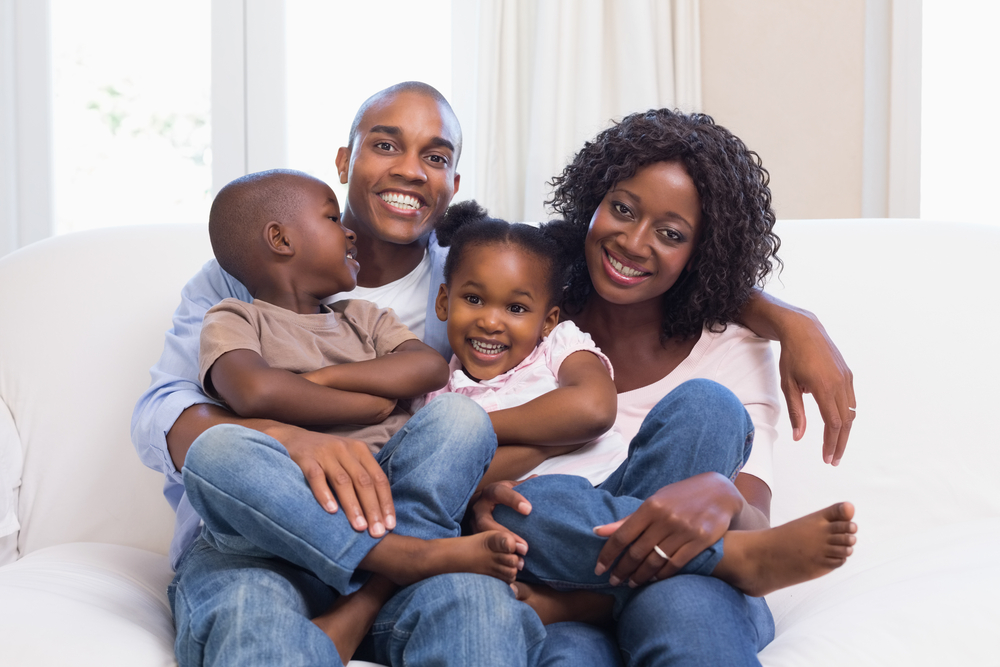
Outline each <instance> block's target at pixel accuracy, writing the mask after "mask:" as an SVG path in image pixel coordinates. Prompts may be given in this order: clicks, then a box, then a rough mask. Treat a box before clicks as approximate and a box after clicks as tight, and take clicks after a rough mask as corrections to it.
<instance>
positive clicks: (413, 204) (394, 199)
mask: <svg viewBox="0 0 1000 667" xmlns="http://www.w3.org/2000/svg"><path fill="white" fill-rule="evenodd" d="M379 197H381V198H382V201H384V202H385V203H387V204H391V205H393V206H395V207H396V208H406V209H409V210H411V211H415V210H417V209H418V208H420V200H419V199H417V198H416V197H411V196H409V195H401V194H399V193H396V192H383V193H382V194H380V195H379Z"/></svg>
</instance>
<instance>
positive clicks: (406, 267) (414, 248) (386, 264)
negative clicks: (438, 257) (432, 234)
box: [355, 225, 429, 287]
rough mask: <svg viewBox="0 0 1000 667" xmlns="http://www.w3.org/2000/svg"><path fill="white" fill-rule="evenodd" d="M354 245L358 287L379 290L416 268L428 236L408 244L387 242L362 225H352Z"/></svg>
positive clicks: (424, 249) (425, 246)
mask: <svg viewBox="0 0 1000 667" xmlns="http://www.w3.org/2000/svg"><path fill="white" fill-rule="evenodd" d="M356 226H357V227H358V229H356V230H355V233H356V234H357V237H358V238H357V241H356V245H357V246H358V257H357V259H358V263H359V264H360V265H361V269H360V270H359V271H358V286H359V287H381V286H382V285H388V284H389V283H391V282H394V281H396V280H399V279H400V278H402V277H404V276H406V275H407V274H408V273H410V272H411V271H413V270H414V269H415V268H417V265H418V264H420V261H421V260H422V259H423V258H424V253H425V251H426V250H427V239H428V237H429V235H428V236H424V237H421V238H420V239H418V240H417V241H414V242H413V243H410V244H408V245H399V244H397V243H388V242H386V241H383V240H381V239H378V238H376V237H375V236H373V235H372V234H370V233H369V231H368V230H367V229H364V228H363V225H356Z"/></svg>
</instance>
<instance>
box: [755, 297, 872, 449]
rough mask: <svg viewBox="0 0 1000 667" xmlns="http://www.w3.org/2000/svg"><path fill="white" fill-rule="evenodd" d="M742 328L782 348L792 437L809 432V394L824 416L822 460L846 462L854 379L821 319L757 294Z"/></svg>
mask: <svg viewBox="0 0 1000 667" xmlns="http://www.w3.org/2000/svg"><path fill="white" fill-rule="evenodd" d="M740 321H741V323H742V324H743V325H744V326H746V327H747V328H748V329H750V330H751V331H753V332H754V333H756V334H757V335H758V336H760V337H761V338H766V339H768V340H777V341H780V342H781V358H780V361H779V363H778V368H779V370H780V372H781V390H782V391H783V392H784V394H785V401H786V404H787V405H788V417H789V419H790V420H791V422H792V437H793V438H794V439H795V440H799V439H800V438H801V437H802V435H803V434H804V433H805V430H806V416H805V406H804V405H803V401H802V394H803V393H811V394H812V395H813V397H814V398H815V399H816V403H817V405H818V406H819V411H820V414H821V415H822V416H823V422H824V424H825V428H824V431H823V460H824V461H826V462H827V463H832V464H833V465H837V464H839V463H840V460H841V459H842V458H843V456H844V450H845V448H846V447H847V439H848V438H849V437H850V434H851V424H852V423H853V422H854V416H855V411H854V408H856V407H857V403H856V401H855V397H854V375H853V374H852V373H851V369H850V368H848V367H847V364H846V363H845V362H844V358H843V356H841V354H840V350H838V349H837V346H836V345H834V343H833V341H832V340H830V337H829V336H828V335H827V333H826V329H824V328H823V325H822V324H820V321H819V319H817V317H816V316H815V315H813V314H812V313H810V312H809V311H806V310H803V309H801V308H796V307H795V306H792V305H789V304H787V303H784V302H783V301H781V300H780V299H776V298H775V297H773V296H771V295H770V294H767V293H766V292H762V291H759V290H754V292H753V295H752V296H751V298H750V301H749V302H748V303H747V305H746V306H745V307H744V308H743V312H742V313H741V314H740Z"/></svg>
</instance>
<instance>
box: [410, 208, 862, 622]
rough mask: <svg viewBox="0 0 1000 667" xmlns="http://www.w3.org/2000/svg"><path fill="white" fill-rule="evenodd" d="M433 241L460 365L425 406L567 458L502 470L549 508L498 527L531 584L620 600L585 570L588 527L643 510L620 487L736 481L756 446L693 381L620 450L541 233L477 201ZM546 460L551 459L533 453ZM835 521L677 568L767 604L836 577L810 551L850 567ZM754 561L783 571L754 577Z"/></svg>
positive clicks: (746, 420) (600, 379) (597, 366)
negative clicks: (469, 417) (482, 421)
mask: <svg viewBox="0 0 1000 667" xmlns="http://www.w3.org/2000/svg"><path fill="white" fill-rule="evenodd" d="M438 240H439V242H440V243H441V244H442V245H445V246H447V245H450V246H451V248H450V251H449V254H448V260H447V263H446V264H445V280H446V282H445V284H443V285H442V286H441V288H440V292H439V294H438V300H437V314H438V317H440V318H441V319H442V320H445V319H446V320H447V323H448V326H447V328H448V339H449V342H450V344H451V347H452V350H453V351H454V352H455V356H454V357H453V359H452V361H451V370H452V374H451V377H450V379H449V382H448V384H447V385H446V386H445V388H444V389H442V390H440V391H439V392H435V393H434V394H431V395H430V396H429V398H433V397H434V396H436V395H438V394H439V393H442V392H458V393H462V394H464V395H466V396H468V397H470V398H472V400H474V401H476V402H477V403H479V404H480V405H482V406H483V407H484V408H485V409H486V410H487V412H489V413H490V414H491V418H492V421H493V424H494V428H495V430H496V432H497V437H498V440H499V442H500V443H501V444H503V443H505V442H508V443H528V444H531V445H534V446H535V447H537V448H538V449H541V448H543V447H545V446H552V445H566V444H568V445H570V446H572V447H573V448H574V450H573V451H572V452H569V453H561V452H562V450H559V452H560V454H559V455H556V456H552V457H551V458H548V459H547V460H546V461H544V462H543V463H541V464H540V465H537V466H535V467H534V468H533V469H528V468H527V463H530V461H529V460H528V459H527V457H526V458H525V459H524V460H521V461H515V460H514V457H511V458H510V459H508V460H507V461H504V462H503V463H502V464H501V465H504V466H505V467H508V468H509V469H515V471H516V472H517V473H518V477H524V476H525V473H528V474H539V475H545V476H544V477H538V478H535V479H532V480H529V481H528V482H526V483H525V484H524V487H532V488H535V487H538V488H541V489H543V491H542V492H541V494H540V495H539V496H538V497H540V498H544V502H545V505H544V506H543V507H540V508H539V510H538V511H537V512H535V513H534V514H533V515H532V516H531V517H530V518H527V519H525V518H523V517H519V516H518V515H516V514H514V513H512V512H509V511H508V512H507V513H506V516H502V515H503V514H504V509H506V508H498V518H499V519H500V520H501V523H503V524H505V525H508V524H509V525H508V527H510V528H511V529H512V530H513V531H514V532H519V530H520V529H523V530H524V532H523V533H520V534H521V535H522V537H523V536H524V535H530V536H531V538H530V539H529V540H528V547H529V549H530V551H529V554H528V556H527V557H526V558H525V570H524V572H523V573H522V575H521V576H522V577H523V578H525V579H526V580H527V581H534V582H543V583H548V584H551V585H554V586H560V587H568V588H576V587H580V586H585V587H588V588H592V589H593V588H603V589H606V590H607V591H609V592H610V591H612V590H614V592H615V594H616V597H618V598H619V601H620V603H621V604H624V602H625V601H626V600H627V599H628V598H629V597H630V595H631V591H630V588H624V587H622V588H618V589H617V590H615V585H616V584H617V583H618V582H617V581H613V580H610V573H607V572H604V571H600V572H596V573H594V572H593V567H594V563H596V561H597V556H598V554H599V552H600V551H601V549H602V548H603V546H604V542H605V541H604V539H603V538H601V537H599V536H596V535H594V534H593V532H591V529H592V528H593V527H594V526H596V525H599V524H601V523H609V522H610V521H608V519H609V518H610V519H611V520H612V521H613V520H618V519H620V518H624V517H625V516H627V515H628V514H630V513H631V512H633V511H635V510H636V509H637V508H638V506H639V505H640V504H641V502H642V500H641V499H639V498H637V497H635V495H634V494H627V493H620V492H619V491H620V489H622V488H628V489H635V488H636V486H637V485H638V484H640V480H641V485H642V486H645V487H651V488H659V487H660V486H663V485H664V484H666V483H668V482H670V481H673V480H674V479H684V478H686V477H690V476H693V475H696V474H703V473H707V474H716V475H718V474H720V473H721V474H724V475H726V477H727V478H728V479H733V478H735V476H736V474H737V473H738V472H739V470H740V469H741V468H742V467H743V464H744V463H745V461H746V458H747V457H748V456H749V453H750V445H751V442H752V436H753V424H752V422H751V420H750V417H749V415H748V414H747V411H746V410H745V409H744V408H743V406H742V404H741V403H740V402H739V400H738V399H737V398H736V397H735V396H734V395H733V394H732V392H730V391H729V390H727V389H725V388H724V387H722V386H721V385H718V384H716V383H713V382H710V381H707V380H695V381H692V382H689V383H687V384H686V385H684V387H682V388H681V389H680V390H679V391H678V392H676V393H675V394H672V401H671V406H672V409H671V410H669V411H665V412H669V413H670V417H669V418H668V419H667V421H668V422H669V423H666V424H661V425H659V426H658V428H656V429H654V430H653V432H652V433H646V434H645V435H643V434H640V436H639V437H637V438H635V439H634V440H633V442H632V445H631V448H629V447H628V446H627V445H626V444H625V441H624V439H623V438H622V437H621V435H620V434H619V433H618V432H617V431H616V430H615V429H614V428H609V426H610V424H611V422H612V421H613V417H614V412H615V404H616V400H615V389H614V382H613V380H612V377H611V373H610V372H611V365H610V362H609V361H608V359H607V357H605V356H604V354H602V353H601V351H600V350H599V349H598V348H597V347H596V346H595V345H594V343H593V340H592V339H591V337H590V336H589V335H587V334H585V333H583V332H582V331H580V329H579V328H578V327H577V326H576V325H575V324H574V323H573V322H571V321H563V322H559V313H560V311H559V308H558V306H557V305H556V304H557V303H558V302H559V299H560V298H561V297H562V294H563V289H562V287H563V284H564V280H563V278H564V276H565V271H564V268H563V262H562V260H561V253H562V250H561V247H560V244H559V243H558V242H556V241H555V240H554V239H553V238H552V236H551V235H550V234H547V233H546V231H545V230H544V229H536V228H534V227H531V226H529V225H511V224H508V223H506V222H503V221H501V220H496V219H493V218H489V217H487V216H486V213H485V211H483V210H482V209H481V208H479V207H478V206H477V205H476V204H475V203H473V202H465V203H463V204H459V205H456V206H454V207H452V209H450V210H449V212H448V214H447V216H446V217H445V219H444V221H443V222H442V224H441V226H440V227H439V228H438ZM678 406H681V409H678ZM505 449H507V448H505V447H501V448H500V449H499V450H498V454H497V456H498V457H499V456H503V452H504V450H505ZM630 449H631V451H630ZM546 453H548V454H551V453H552V452H551V451H550V452H544V451H542V452H540V455H545V454H546ZM627 455H628V456H629V458H630V460H629V462H628V465H623V464H622V462H623V461H625V459H626V456H627ZM686 461H696V462H697V464H696V465H691V464H689V463H687V462H686ZM491 470H492V467H491ZM529 470H530V472H529ZM553 473H565V474H562V475H557V474H553ZM609 476H610V479H609ZM633 478H634V480H633ZM602 483H604V484H602ZM595 485H600V486H599V487H598V488H596V489H595V488H594V486H595ZM611 488H614V489H615V490H614V491H611V490H609V489H611ZM570 508H573V510H572V511H571V510H570ZM609 512H610V514H609ZM602 519H603V520H602ZM832 523H833V522H831V521H827V520H825V519H817V518H816V517H814V516H813V515H810V517H806V518H804V519H800V520H798V522H793V523H792V524H788V525H787V526H782V527H780V528H777V529H770V530H762V531H756V532H753V533H750V532H745V533H740V534H735V533H734V534H730V535H727V540H728V541H727V543H726V549H725V551H723V549H722V547H721V545H717V546H714V547H712V548H710V549H705V550H704V551H703V553H701V554H697V555H695V554H692V556H694V557H693V558H691V559H690V562H688V563H687V564H685V563H680V565H684V566H685V567H684V568H683V569H682V570H681V571H682V572H685V573H695V574H702V575H714V576H717V577H720V578H723V579H725V580H726V581H729V582H730V583H732V584H733V585H736V586H738V587H742V588H745V589H746V590H747V592H751V593H754V594H757V595H763V593H764V592H769V591H770V590H774V589H775V588H780V587H783V586H787V585H791V584H793V583H799V582H801V581H804V580H806V579H811V578H814V577H816V576H819V575H820V574H823V573H825V572H826V571H829V569H832V567H833V565H830V566H827V567H826V568H825V569H822V568H816V567H814V566H812V563H813V559H814V557H815V556H816V555H817V554H818V553H821V552H822V553H824V554H825V553H830V552H833V553H835V556H836V557H837V558H840V559H841V561H842V560H843V559H845V558H846V557H847V555H848V554H849V553H850V547H849V545H847V544H842V543H843V542H844V541H845V538H847V539H846V541H847V542H850V541H852V540H853V537H851V536H850V533H851V532H852V531H853V527H852V526H853V524H850V523H849V521H844V522H841V523H839V524H838V525H836V526H835V527H831V524H832ZM588 533H589V539H588V538H587V537H586V534H588ZM831 541H832V543H831ZM762 561H763V562H764V564H765V565H767V566H770V565H774V566H776V568H777V570H778V571H776V572H774V573H768V574H767V575H766V576H764V577H762V576H761V573H760V569H761V568H760V566H761V562H762ZM581 563H583V564H584V565H583V567H581V566H580V564H581ZM588 563H589V565H588ZM608 603H610V598H609V599H608ZM598 609H600V605H598ZM540 611H542V613H543V614H544V613H545V610H544V609H541V610H540ZM540 615H541V614H540ZM543 620H546V618H545V617H544V616H543Z"/></svg>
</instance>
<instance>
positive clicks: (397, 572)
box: [360, 530, 524, 586]
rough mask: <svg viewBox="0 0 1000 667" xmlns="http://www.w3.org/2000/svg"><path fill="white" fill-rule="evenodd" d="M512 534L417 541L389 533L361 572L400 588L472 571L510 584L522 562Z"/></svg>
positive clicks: (491, 531)
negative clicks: (429, 578) (391, 582)
mask: <svg viewBox="0 0 1000 667" xmlns="http://www.w3.org/2000/svg"><path fill="white" fill-rule="evenodd" d="M517 548H518V544H517V540H516V539H515V537H514V535H513V534H511V533H509V532H506V531H499V530H489V531H485V532H482V533H477V534H475V535H469V536H468V537H449V538H444V539H439V540H420V539H417V538H415V537H406V536H404V535H395V534H392V533H390V534H389V535H386V536H385V538H383V539H382V541H381V542H379V544H377V545H376V546H375V547H374V548H373V549H372V550H371V551H369V552H368V555H367V556H365V558H364V560H362V561H361V565H360V569H363V570H368V571H370V572H378V573H380V574H383V575H385V576H386V577H388V578H389V579H391V580H392V581H393V582H395V583H396V584H398V585H400V586H409V585H410V584H412V583H415V582H417V581H421V580H422V579H427V578H428V577H433V576H436V575H439V574H447V573H451V572H472V573H474V574H486V575H489V576H491V577H496V578H497V579H500V580H501V581H506V582H507V583H511V582H513V581H514V578H515V577H516V576H517V572H518V570H520V569H521V568H522V567H523V566H524V560H523V559H522V558H521V556H520V555H518V554H517Z"/></svg>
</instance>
